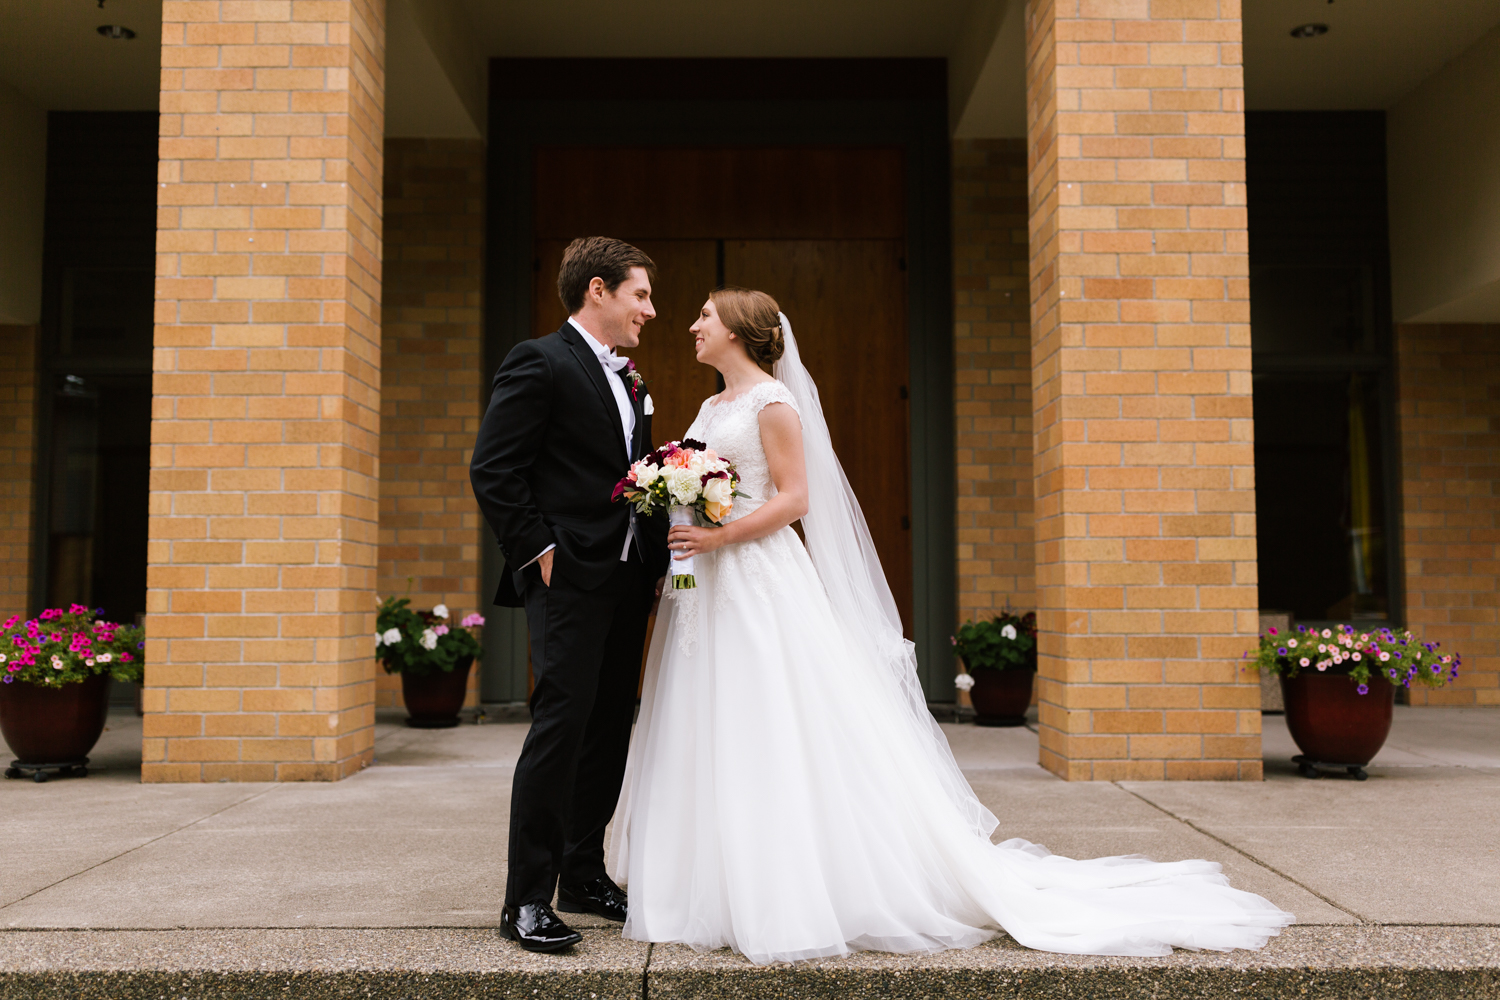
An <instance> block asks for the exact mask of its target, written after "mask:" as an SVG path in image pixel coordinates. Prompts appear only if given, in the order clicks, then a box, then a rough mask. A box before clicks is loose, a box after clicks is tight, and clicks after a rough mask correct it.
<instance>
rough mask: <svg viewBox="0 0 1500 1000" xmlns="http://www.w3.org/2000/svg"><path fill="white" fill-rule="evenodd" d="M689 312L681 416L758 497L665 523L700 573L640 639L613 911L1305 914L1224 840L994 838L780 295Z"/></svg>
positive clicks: (972, 930) (1098, 928) (774, 943)
mask: <svg viewBox="0 0 1500 1000" xmlns="http://www.w3.org/2000/svg"><path fill="white" fill-rule="evenodd" d="M692 332H693V336H694V338H695V341H696V350H697V357H698V360H699V361H700V362H702V363H704V364H709V365H712V366H714V367H715V368H717V369H718V370H719V372H720V373H721V374H722V375H723V377H724V386H725V388H724V391H723V392H721V393H720V394H719V395H717V396H714V397H712V398H710V399H707V400H705V401H704V403H703V406H702V408H701V409H700V410H699V411H698V417H697V419H696V420H694V421H693V425H692V427H691V428H689V430H688V437H690V438H695V439H697V440H699V441H703V442H705V443H706V444H707V445H708V446H709V447H711V448H713V449H714V450H715V451H716V452H718V453H719V454H720V455H724V456H727V457H729V458H731V459H732V460H733V461H734V462H735V463H736V465H737V466H738V468H739V473H740V477H741V486H740V490H741V492H742V493H745V494H748V496H749V499H742V500H739V501H737V502H736V503H735V505H734V508H733V510H732V511H731V513H730V514H729V515H728V516H727V517H726V519H725V522H726V523H725V524H724V525H723V526H722V527H717V528H696V527H675V528H673V529H672V532H671V536H670V541H669V544H670V547H671V549H672V550H673V553H674V555H675V556H677V557H682V556H687V555H691V556H695V557H696V568H695V574H696V576H697V580H698V586H697V588H696V589H694V590H678V591H673V590H669V591H668V592H667V594H668V596H669V600H667V601H665V602H663V607H662V611H661V613H660V616H659V619H658V621H657V626H656V631H655V635H654V637H653V639H652V642H651V649H650V652H649V655H648V658H647V663H646V675H645V682H644V688H643V691H642V697H641V710H640V718H639V721H638V722H637V724H636V728H635V733H634V735H633V736H632V739H631V743H630V755H629V763H628V764H627V772H626V776H625V786H624V789H623V791H622V792H621V797H620V802H619V806H618V808H617V809H616V812H615V819H614V834H613V838H612V844H611V847H610V858H609V868H610V874H611V875H613V876H614V878H615V879H616V880H617V881H619V882H622V883H625V882H628V884H629V885H628V888H629V893H630V901H629V909H628V917H627V919H626V922H625V929H624V935H625V937H627V938H632V939H635V940H639V941H664V942H665V941H676V942H681V943H684V944H687V945H691V946H692V947H693V948H696V949H699V950H706V949H711V948H720V947H725V946H728V947H730V948H733V949H734V950H735V951H737V952H740V953H741V954H743V955H744V956H745V957H746V958H748V959H750V960H751V961H752V962H757V963H766V962H776V961H797V960H800V959H810V958H820V957H825V956H831V955H846V954H848V953H849V952H851V951H853V950H872V951H892V952H919V951H936V950H939V949H943V948H967V947H971V946H973V945H977V944H979V943H980V942H982V941H985V940H987V939H989V938H991V937H993V936H994V935H995V933H996V929H997V928H998V929H1004V930H1005V931H1006V932H1008V933H1009V934H1010V935H1011V936H1012V937H1013V938H1015V939H1016V940H1017V941H1019V942H1020V943H1021V944H1024V945H1027V946H1029V947H1032V948H1038V949H1041V950H1044V951H1055V952H1073V953H1078V954H1092V955H1164V954H1167V953H1169V952H1170V951H1171V949H1172V948H1173V947H1182V948H1211V949H1217V950H1227V949H1230V948H1259V947H1262V946H1264V945H1265V943H1266V941H1267V939H1268V938H1269V937H1271V936H1272V935H1274V934H1277V933H1279V932H1280V929H1281V928H1282V927H1284V926H1286V925H1287V924H1290V923H1291V922H1292V921H1293V919H1294V918H1293V916H1292V915H1291V914H1290V913H1285V912H1283V911H1281V910H1279V909H1277V908H1276V907H1275V906H1273V905H1272V904H1271V903H1269V902H1268V901H1266V900H1265V899H1262V898H1261V897H1259V896H1255V895H1252V894H1251V893H1247V892H1243V891H1241V890H1238V889H1233V888H1231V887H1230V886H1229V884H1228V882H1227V880H1226V879H1225V878H1224V876H1223V875H1221V874H1220V873H1219V865H1218V864H1216V863H1213V862H1209V861H1179V862H1174V863H1170V864H1155V863H1152V862H1150V861H1148V860H1146V859H1144V858H1140V857H1114V858H1098V859H1095V860H1091V861H1075V860H1072V859H1069V858H1063V857H1058V856H1054V855H1051V854H1049V853H1048V852H1047V851H1046V850H1045V849H1044V848H1042V847H1039V846H1037V845H1035V844H1031V843H1028V842H1026V841H1024V840H1007V841H1005V842H1003V843H1000V844H992V843H991V842H990V834H991V833H992V832H993V830H994V829H995V827H996V825H997V824H998V821H997V820H996V818H995V816H994V815H993V814H992V813H990V811H989V810H988V809H986V808H985V807H984V806H983V805H981V804H980V802H979V799H978V798H977V797H976V796H975V795H974V792H973V791H972V789H970V787H969V785H968V783H967V782H966V781H965V780H964V777H963V775H962V774H961V773H960V771H959V769H958V765H957V763H956V762H955V761H954V759H953V755H952V753H951V751H950V750H949V748H948V744H947V741H946V740H945V739H944V737H943V734H942V731H941V730H940V729H939V728H938V727H937V725H936V723H935V722H934V721H933V720H932V716H931V715H930V714H929V713H928V711H927V706H926V702H925V700H924V699H923V696H922V692H921V689H920V688H919V686H918V683H917V677H916V670H915V658H914V654H913V647H912V644H911V643H910V642H908V641H906V639H905V638H904V637H903V636H902V633H901V623H900V619H899V617H898V615H897V612H896V606H895V602H894V600H893V599H892V597H891V592H890V588H889V587H888V586H887V584H886V581H885V576H884V574H883V573H882V572H881V569H880V562H879V560H878V558H877V557H876V555H875V550H874V546H873V545H872V543H871V541H870V535H869V531H868V529H867V527H866V526H865V521H864V517H863V515H862V514H861V513H860V509H859V505H858V503H857V501H856V500H855V498H854V494H853V492H852V491H851V490H850V488H849V484H848V481H847V480H846V479H845V478H844V473H843V470H842V468H841V467H840V466H839V463H838V459H837V458H836V457H835V456H834V453H833V446H832V443H831V441H830V439H829V435H828V427H827V424H826V423H825V421H824V418H823V411H822V407H821V405H820V403H819V400H818V391H817V387H816V386H814V384H813V382H812V379H811V377H810V376H809V375H808V372H807V369H806V368H804V367H803V366H802V363H801V361H800V360H799V358H798V354H797V343H796V341H795V339H794V338H793V337H792V330H791V326H790V325H789V324H788V323H787V320H786V318H785V317H784V316H782V315H781V314H780V312H779V311H778V308H777V305H776V302H775V301H774V300H773V299H772V298H771V297H770V296H768V295H766V294H764V293H763V292H754V291H746V290H743V289H733V288H727V289H722V290H719V291H716V292H714V293H713V294H712V295H711V296H710V297H709V300H708V301H707V302H706V303H704V305H703V310H702V313H701V315H700V317H699V319H698V321H697V323H695V324H694V325H693V327H692ZM773 363H774V365H775V368H774V376H775V377H774V378H773V377H772V376H771V375H769V374H767V369H768V368H770V366H771V365H772V364H773ZM799 519H800V520H801V521H802V526H803V531H804V534H805V535H806V539H807V542H806V546H805V547H804V545H803V543H802V541H801V540H799V539H798V537H797V534H796V533H795V532H794V531H793V530H792V528H791V527H790V525H791V524H792V522H794V521H797V520H799Z"/></svg>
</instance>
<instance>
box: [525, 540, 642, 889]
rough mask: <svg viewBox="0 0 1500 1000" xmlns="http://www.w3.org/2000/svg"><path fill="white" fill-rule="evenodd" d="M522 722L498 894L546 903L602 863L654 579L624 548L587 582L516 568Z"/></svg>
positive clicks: (622, 775) (617, 794) (625, 750)
mask: <svg viewBox="0 0 1500 1000" xmlns="http://www.w3.org/2000/svg"><path fill="white" fill-rule="evenodd" d="M527 576H528V579H529V582H528V585H527V587H526V594H525V599H526V625H527V630H528V631H529V632H530V633H531V670H532V677H533V679H534V680H535V682H536V687H535V688H534V690H533V691H532V694H531V731H530V733H528V734H527V736H526V743H525V744H524V746H523V747H522V748H521V757H520V760H519V761H517V762H516V772H515V777H514V778H513V779H512V780H511V793H510V863H509V875H508V877H507V879H506V884H505V903H506V905H507V906H524V905H526V904H527V903H550V902H551V901H552V896H553V893H554V891H555V890H556V888H557V884H558V880H559V879H561V881H562V884H563V885H565V886H571V885H578V884H580V883H582V882H587V881H589V880H590V879H594V878H598V877H599V876H601V875H603V874H604V873H605V871H604V828H605V826H606V825H607V824H608V823H609V821H610V817H612V816H613V815H614V811H615V805H616V803H617V802H618V801H619V798H620V785H621V783H622V782H623V781H624V778H625V757H626V754H627V753H628V751H629V749H630V727H631V724H632V722H633V721H634V718H635V695H636V687H637V686H638V683H639V679H640V669H641V652H642V647H643V646H644V643H645V639H646V618H647V616H648V615H649V614H650V611H651V602H652V599H653V597H654V592H653V591H654V588H653V581H651V580H648V579H647V574H646V570H645V568H644V567H643V566H642V565H641V561H640V557H639V556H638V555H637V554H636V550H635V546H634V545H632V546H631V547H630V558H629V559H628V560H627V561H625V562H621V563H620V564H619V567H618V568H617V569H616V570H615V571H614V573H613V575H612V576H611V578H610V579H609V580H608V581H606V582H605V583H604V584H602V585H601V586H600V587H598V588H597V589H595V590H579V589H577V588H576V587H573V586H571V585H570V584H569V583H568V582H567V581H566V580H564V579H563V578H562V577H561V576H560V575H554V576H553V578H552V584H553V585H552V586H551V587H547V586H546V585H544V584H543V583H542V581H541V574H540V571H539V570H537V568H536V567H535V566H533V567H531V568H530V571H529V572H528V573H527Z"/></svg>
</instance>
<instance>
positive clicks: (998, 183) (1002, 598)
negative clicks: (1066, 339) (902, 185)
mask: <svg viewBox="0 0 1500 1000" xmlns="http://www.w3.org/2000/svg"><path fill="white" fill-rule="evenodd" d="M1027 258H1028V252H1027V245H1026V143H1025V141H1024V140H1021V139H970V140H959V141H957V142H955V143H954V146H953V271H954V276H953V283H954V319H955V324H954V342H953V351H954V362H955V363H954V370H955V384H954V402H955V420H956V421H957V427H956V432H957V433H956V440H957V445H958V455H957V465H958V511H957V515H958V610H959V615H960V617H961V618H965V619H967V618H983V617H985V616H987V615H992V614H994V613H995V612H997V611H1000V610H1003V609H1004V608H1005V607H1006V606H1007V605H1009V606H1010V607H1011V608H1014V609H1018V610H1021V611H1030V610H1032V609H1034V608H1035V607H1036V580H1035V577H1036V552H1035V546H1034V544H1033V540H1032V504H1033V500H1032V479H1033V476H1032V468H1031V449H1032V434H1031V332H1030V319H1031V308H1030V301H1029V299H1028V297H1027V280H1026V269H1027V264H1028V261H1027Z"/></svg>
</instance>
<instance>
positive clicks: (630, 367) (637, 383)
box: [625, 358, 646, 399]
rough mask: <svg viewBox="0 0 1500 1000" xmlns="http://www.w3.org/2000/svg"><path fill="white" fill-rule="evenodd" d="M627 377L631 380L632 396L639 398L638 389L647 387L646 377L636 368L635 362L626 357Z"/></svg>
mask: <svg viewBox="0 0 1500 1000" xmlns="http://www.w3.org/2000/svg"><path fill="white" fill-rule="evenodd" d="M625 378H626V379H627V380H628V381H629V382H630V398H631V399H638V398H639V397H638V396H637V395H636V390H638V389H644V388H646V379H645V378H644V377H643V376H642V375H641V373H640V372H638V371H636V370H635V362H634V361H631V360H630V359H629V358H626V359H625Z"/></svg>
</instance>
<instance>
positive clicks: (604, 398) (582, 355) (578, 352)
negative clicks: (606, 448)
mask: <svg viewBox="0 0 1500 1000" xmlns="http://www.w3.org/2000/svg"><path fill="white" fill-rule="evenodd" d="M557 333H558V336H560V337H562V340H563V343H565V344H567V345H568V348H569V349H570V350H571V351H572V352H573V357H574V358H576V359H577V360H578V363H579V364H580V365H582V366H583V370H584V374H586V375H587V376H588V378H589V381H590V382H593V383H594V389H595V390H597V391H598V393H599V402H601V403H603V404H604V413H605V415H606V416H607V417H608V418H609V426H610V427H611V428H613V429H614V432H615V440H616V441H618V442H619V444H620V447H621V448H626V447H629V444H628V443H627V442H626V441H625V428H624V427H621V426H620V407H619V404H617V403H616V402H615V393H614V390H613V389H611V388H610V387H609V383H608V382H607V381H605V377H606V376H605V374H604V366H603V365H601V364H600V363H599V359H598V358H597V357H595V356H594V352H593V351H591V350H589V345H588V344H585V343H584V342H583V338H582V337H580V336H579V335H578V331H577V330H575V329H573V324H571V323H564V324H563V325H562V329H561V330H558V331H557ZM636 426H637V427H639V426H640V423H639V419H637V423H636Z"/></svg>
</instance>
